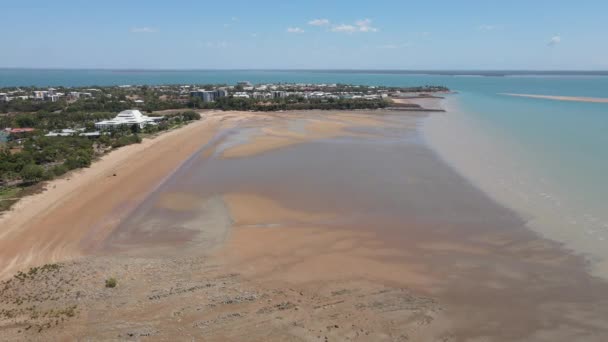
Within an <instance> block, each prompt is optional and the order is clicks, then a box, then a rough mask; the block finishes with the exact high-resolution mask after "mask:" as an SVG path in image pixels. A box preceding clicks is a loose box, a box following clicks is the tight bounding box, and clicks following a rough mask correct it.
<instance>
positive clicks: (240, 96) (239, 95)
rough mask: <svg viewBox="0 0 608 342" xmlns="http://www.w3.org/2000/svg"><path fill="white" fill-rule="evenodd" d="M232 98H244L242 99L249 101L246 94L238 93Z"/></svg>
mask: <svg viewBox="0 0 608 342" xmlns="http://www.w3.org/2000/svg"><path fill="white" fill-rule="evenodd" d="M232 97H235V98H242V99H248V98H249V94H247V93H245V92H237V93H234V95H232Z"/></svg>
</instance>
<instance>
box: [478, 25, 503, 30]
mask: <svg viewBox="0 0 608 342" xmlns="http://www.w3.org/2000/svg"><path fill="white" fill-rule="evenodd" d="M497 28H498V27H497V26H496V25H479V27H478V28H477V29H478V30H480V31H494V30H496V29H497Z"/></svg>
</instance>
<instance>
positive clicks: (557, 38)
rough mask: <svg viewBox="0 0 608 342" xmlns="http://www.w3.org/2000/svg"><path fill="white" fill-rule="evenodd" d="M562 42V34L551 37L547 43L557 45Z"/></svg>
mask: <svg viewBox="0 0 608 342" xmlns="http://www.w3.org/2000/svg"><path fill="white" fill-rule="evenodd" d="M561 42H562V37H561V36H560V35H556V36H553V37H551V39H549V43H547V45H549V46H555V45H557V44H559V43H561Z"/></svg>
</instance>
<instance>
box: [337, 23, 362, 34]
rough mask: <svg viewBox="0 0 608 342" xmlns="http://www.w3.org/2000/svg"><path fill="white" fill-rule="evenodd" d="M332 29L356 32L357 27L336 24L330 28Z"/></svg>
mask: <svg viewBox="0 0 608 342" xmlns="http://www.w3.org/2000/svg"><path fill="white" fill-rule="evenodd" d="M331 30H332V31H334V32H346V33H353V32H357V28H356V27H354V26H353V25H344V24H342V25H337V26H334V27H332V28H331Z"/></svg>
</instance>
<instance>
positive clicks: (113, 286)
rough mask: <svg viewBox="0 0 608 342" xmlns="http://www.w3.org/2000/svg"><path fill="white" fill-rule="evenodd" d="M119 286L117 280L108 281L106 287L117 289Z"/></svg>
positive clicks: (110, 279) (109, 279)
mask: <svg viewBox="0 0 608 342" xmlns="http://www.w3.org/2000/svg"><path fill="white" fill-rule="evenodd" d="M117 284H118V282H117V281H116V278H108V279H106V287H109V288H115V287H116V285H117Z"/></svg>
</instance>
